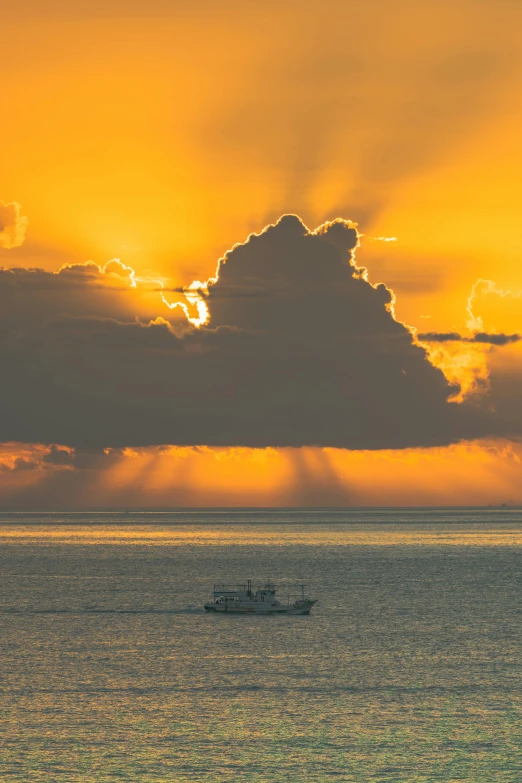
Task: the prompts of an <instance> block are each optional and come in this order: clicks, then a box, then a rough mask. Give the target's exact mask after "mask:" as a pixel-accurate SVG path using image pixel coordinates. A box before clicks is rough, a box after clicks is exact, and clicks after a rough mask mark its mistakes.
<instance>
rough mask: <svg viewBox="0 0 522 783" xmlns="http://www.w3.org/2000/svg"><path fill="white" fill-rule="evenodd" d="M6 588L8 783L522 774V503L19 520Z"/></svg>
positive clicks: (1, 752)
mask: <svg viewBox="0 0 522 783" xmlns="http://www.w3.org/2000/svg"><path fill="white" fill-rule="evenodd" d="M246 578H252V579H253V580H254V582H255V583H256V582H262V581H266V580H268V579H270V580H274V581H276V582H277V583H278V584H279V585H280V588H281V591H282V593H283V594H285V593H286V592H294V591H295V586H296V585H297V584H298V583H300V582H301V581H305V582H306V584H307V588H306V592H307V593H309V594H310V595H312V596H313V597H316V598H318V599H319V602H318V603H317V605H316V606H315V607H314V609H313V611H312V614H311V615H310V616H308V617H306V616H305V617H302V616H301V617H300V616H289V617H285V616H272V617H257V616H224V615H217V616H216V615H214V614H205V612H204V611H203V610H202V604H203V602H204V601H205V600H206V599H207V598H208V597H209V594H210V591H211V588H212V583H213V582H214V581H216V582H219V581H231V582H243V581H245V579H246ZM0 585H1V594H0V630H1V634H0V677H1V680H0V709H1V713H0V781H2V783H15V782H16V783H22V782H23V783H33V782H34V783H37V782H38V783H40V782H42V783H43V781H45V782H46V783H47V782H49V783H51V782H52V783H55V781H63V782H64V783H94V781H96V783H101V781H103V782H104V783H109V781H110V782H111V783H112V782H113V781H114V782H116V781H119V782H122V781H129V783H163V781H169V783H178V781H198V782H200V781H201V783H232V781H234V782H236V781H237V783H265V782H270V783H276V782H277V783H279V782H281V783H283V781H284V782H285V783H301V781H302V782H303V783H305V782H306V783H316V782H317V783H319V781H320V782H321V783H323V781H336V780H339V781H354V783H369V782H370V781H371V782H372V783H373V782H374V781H380V782H381V783H384V782H386V783H392V781H393V783H395V782H397V783H406V782H407V781H415V782H416V783H417V782H420V781H423V782H424V781H425V782H426V783H435V782H436V781H452V782H454V781H469V783H482V782H483V783H520V782H521V781H522V668H521V663H522V658H521V654H522V649H521V647H522V627H521V625H522V623H521V621H522V613H521V590H522V510H521V509H511V508H502V509H498V508H490V509H431V510H427V509H378V510H375V509H373V510H370V509H365V510H357V509H351V510H343V509H337V510H335V509H314V510H298V509H293V510H275V511H273V510H263V511H251V510H250V511H249V510H235V511H226V510H222V511H208V510H206V511H177V512H156V511H155V512H147V513H145V512H143V513H117V512H113V513H83V514H79V513H76V514H58V513H40V514H38V513H32V514H20V513H16V514H15V513H12V514H7V513H4V514H2V515H0Z"/></svg>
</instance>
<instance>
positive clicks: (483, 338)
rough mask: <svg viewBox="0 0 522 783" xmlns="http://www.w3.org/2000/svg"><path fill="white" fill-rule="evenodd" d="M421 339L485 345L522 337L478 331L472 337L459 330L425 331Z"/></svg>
mask: <svg viewBox="0 0 522 783" xmlns="http://www.w3.org/2000/svg"><path fill="white" fill-rule="evenodd" d="M418 338H419V340H425V341H426V342H431V343H448V342H455V343H456V342H460V343H483V344H485V345H509V344H510V343H518V341H519V340H521V339H522V337H521V335H519V334H487V333H486V332H477V333H476V334H474V335H473V336H472V337H463V336H462V335H461V334H459V333H458V332H424V333H423V334H419V335H418Z"/></svg>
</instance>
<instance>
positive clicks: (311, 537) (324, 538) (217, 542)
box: [0, 523, 522, 547]
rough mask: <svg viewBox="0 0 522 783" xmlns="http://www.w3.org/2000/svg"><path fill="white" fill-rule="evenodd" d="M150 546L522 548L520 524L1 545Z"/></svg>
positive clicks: (35, 539)
mask: <svg viewBox="0 0 522 783" xmlns="http://www.w3.org/2000/svg"><path fill="white" fill-rule="evenodd" d="M9 543H12V544H14V543H31V544H82V545H85V544H88V545H89V544H90V545H96V544H125V545H132V544H135V545H147V546H234V545H236V546H252V545H255V546H263V545H266V546H289V545H295V544H300V545H305V546H474V547H490V546H522V526H520V525H518V524H502V525H493V524H490V523H489V524H482V525H481V524H474V525H472V526H469V525H459V526H456V525H448V524H437V525H433V524H432V525H428V524H426V525H420V524H419V525H415V526H414V527H413V526H412V525H397V524H394V525H350V526H348V525H296V524H289V525H282V524H278V525H239V524H236V525H215V526H214V525H204V526H200V525H176V526H171V525H103V526H100V525H83V524H82V525H39V524H36V525H5V526H0V544H9Z"/></svg>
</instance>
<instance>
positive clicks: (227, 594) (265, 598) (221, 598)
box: [204, 579, 317, 614]
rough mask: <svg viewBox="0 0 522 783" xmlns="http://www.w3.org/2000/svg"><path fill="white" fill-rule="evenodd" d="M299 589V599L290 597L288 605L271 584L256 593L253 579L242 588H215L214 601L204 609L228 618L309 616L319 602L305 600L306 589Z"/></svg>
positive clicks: (236, 586) (222, 585)
mask: <svg viewBox="0 0 522 783" xmlns="http://www.w3.org/2000/svg"><path fill="white" fill-rule="evenodd" d="M300 588H301V593H300V594H299V595H297V596H295V595H294V596H291V595H289V596H287V603H282V602H281V601H280V600H279V598H278V597H277V589H276V586H275V584H273V583H272V582H267V583H266V584H263V585H260V586H259V587H258V588H257V589H256V590H255V591H254V590H253V588H252V580H251V579H248V580H247V583H246V584H242V585H230V584H215V585H214V589H213V591H212V599H211V600H210V601H208V603H206V604H205V605H204V606H205V610H206V611H207V612H224V613H227V614H310V609H311V608H312V606H313V605H314V604H316V603H317V599H313V598H307V597H306V596H305V591H304V590H305V585H300Z"/></svg>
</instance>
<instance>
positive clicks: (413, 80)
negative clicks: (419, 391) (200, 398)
mask: <svg viewBox="0 0 522 783" xmlns="http://www.w3.org/2000/svg"><path fill="white" fill-rule="evenodd" d="M521 24H522V5H520V4H519V3H517V2H512V1H510V0H497V2H495V3H491V2H486V0H452V2H445V1H444V0H442V1H441V2H440V1H438V2H435V1H434V0H426V2H418V0H409V1H408V2H406V1H404V0H397V2H393V3H392V2H388V0H369V1H368V2H366V3H358V2H357V3H356V2H351V0H344V1H343V2H340V1H339V2H337V0H323V2H321V3H319V2H310V1H308V0H301V2H294V1H293V0H289V1H285V0H283V2H281V0H279V2H273V1H272V0H267V1H266V2H264V3H262V4H259V3H254V2H249V0H243V1H242V2H237V0H225V1H224V2H219V3H217V2H214V1H212V2H211V1H210V0H194V2H192V3H185V2H184V3H180V2H177V0H170V1H169V2H167V1H166V0H149V2H147V3H146V4H144V3H142V2H137V0H126V2H124V1H123V0H106V2H103V3H102V2H98V0H91V1H90V2H83V0H81V1H80V2H78V1H77V2H74V3H70V2H67V3H66V2H63V1H62V0H51V1H46V0H21V2H20V3H18V4H16V5H14V4H11V5H10V6H9V7H8V8H7V9H6V10H4V11H3V21H2V27H3V32H2V47H1V48H0V66H1V69H2V73H3V74H4V75H5V78H4V80H3V85H2V106H3V112H2V123H1V124H0V156H1V171H2V177H1V180H0V200H1V201H2V202H4V204H5V205H11V204H13V202H16V204H19V205H20V207H19V208H18V207H4V212H2V207H0V239H1V240H2V241H0V266H3V267H6V268H11V267H23V268H36V267H37V268H41V269H43V270H46V271H47V272H54V273H56V272H58V271H59V270H60V269H61V268H62V267H63V266H64V265H67V264H69V265H74V264H85V263H86V262H87V261H92V262H94V263H95V264H97V265H98V266H99V267H100V268H102V269H103V268H105V265H106V264H107V263H108V262H109V261H111V260H112V259H115V258H117V259H120V260H121V262H122V264H124V265H125V267H129V268H130V269H131V270H132V271H130V272H127V273H126V274H127V278H125V275H123V277H122V276H121V275H119V272H118V274H117V275H116V274H113V273H111V272H110V269H108V268H105V269H106V270H107V272H106V273H105V274H104V275H101V276H100V281H99V282H98V283H96V285H97V286H98V287H100V288H103V289H104V290H105V289H108V290H109V289H110V290H109V291H108V292H107V291H106V292H105V293H103V294H101V295H98V294H96V297H97V298H96V305H95V306H94V305H93V304H92V302H94V294H92V297H90V299H89V302H90V306H91V310H90V311H89V313H90V314H91V315H92V314H93V313H96V314H98V313H99V312H102V310H103V316H104V317H109V316H110V317H113V318H115V319H116V320H119V321H121V322H125V323H127V322H129V323H130V322H132V321H133V319H136V318H139V319H140V320H141V321H142V322H143V323H148V322H150V321H151V320H153V319H165V320H166V321H169V322H170V323H172V322H173V321H174V322H176V321H177V322H181V321H183V319H184V316H183V313H182V311H181V309H180V308H177V309H176V310H170V309H169V308H168V307H167V305H166V304H165V302H164V301H163V300H162V298H161V290H160V289H161V287H162V286H163V287H164V290H165V291H166V293H165V298H166V299H167V300H168V301H169V302H173V301H181V300H183V295H182V292H181V291H179V290H172V289H180V287H182V286H187V285H189V284H190V283H191V282H192V281H193V280H201V281H205V280H207V279H208V278H209V277H211V276H212V275H214V274H215V271H216V265H217V262H218V259H219V258H221V257H223V255H224V254H225V253H226V251H227V249H229V248H231V247H232V246H234V245H235V244H236V243H242V242H244V241H245V240H246V238H247V236H248V235H249V234H250V233H251V232H256V233H258V232H261V231H262V230H263V229H264V227H265V226H267V225H268V224H270V223H274V222H276V221H277V220H278V218H279V217H280V216H281V215H283V214H286V213H292V214H297V215H299V216H300V217H301V219H302V220H303V221H304V223H305V224H306V226H308V227H309V228H310V229H311V230H314V229H315V228H316V227H317V226H319V225H321V224H323V223H324V222H325V221H329V220H334V219H335V218H338V217H341V218H343V219H345V220H351V221H355V222H356V223H357V224H358V230H359V232H360V233H361V234H362V236H361V237H360V247H358V248H357V249H356V263H357V264H360V265H364V266H366V267H367V268H368V277H369V280H370V282H372V283H378V282H384V283H385V284H386V286H387V287H388V288H390V289H392V290H393V292H394V294H395V297H396V301H395V305H394V307H395V314H396V317H397V319H398V320H400V321H402V322H405V323H407V324H408V325H409V326H411V327H413V328H415V329H417V330H418V332H419V333H426V332H444V333H448V332H456V333H458V334H459V335H462V336H468V337H469V336H470V335H473V334H474V333H477V332H485V333H488V334H500V333H503V334H508V335H511V334H515V333H518V332H519V331H520V330H521V329H522V318H521V315H520V303H521V301H522V293H521V292H522V271H521V267H520V263H519V259H520V256H521V252H522V228H521V223H520V217H519V203H520V194H519V191H520V189H521V187H522V186H521V185H520V183H521V182H522V147H521V145H520V127H521V123H522V53H521V50H520V28H521ZM16 210H18V211H17V212H16ZM15 212H16V214H15ZM2 229H3V230H2ZM385 239H388V240H392V241H385ZM123 268H124V267H121V269H123ZM96 269H97V268H96ZM122 280H123V282H122ZM133 280H134V281H137V283H136V282H135V283H134V284H133ZM480 281H482V282H480ZM120 289H121V290H120ZM53 296H54V295H53ZM59 296H61V294H57V297H58V298H57V299H56V301H55V300H54V299H53V300H52V308H51V309H53V310H54V311H55V312H61V310H60V308H62V305H61V304H59V302H61V301H62V300H60V299H59ZM67 296H68V297H70V298H69V300H68V301H69V303H71V302H72V298H73V297H74V296H75V295H74V294H69V293H68V294H67ZM100 296H105V298H106V304H104V305H103V307H102V305H101V304H100V302H101V300H100ZM91 300H92V301H91ZM13 301H14V300H13ZM79 301H80V300H79V299H78V302H77V303H76V304H74V305H71V307H73V310H74V308H76V310H74V313H77V312H78V308H79V307H83V304H81V305H80V304H79ZM83 301H84V300H82V302H83ZM104 301H105V300H104ZM183 301H185V300H183ZM48 302H51V294H49V295H48ZM107 303H108V304H107ZM35 306H36V305H35ZM38 306H39V305H38ZM92 307H95V308H99V310H98V309H95V310H92ZM109 307H110V308H112V310H109V309H108V308H109ZM216 307H217V305H216ZM104 308H105V309H104ZM15 309H16V308H15ZM64 312H65V310H64ZM69 312H70V311H69V310H67V313H69ZM86 312H87V311H86ZM74 313H72V314H74ZM190 315H191V316H192V317H194V316H195V315H196V313H195V312H194V310H193V309H191V312H190ZM160 322H161V321H159V322H158V323H160ZM210 324H211V325H212V318H211V321H210ZM429 350H430V351H431V357H432V361H433V362H434V363H435V364H436V365H437V366H439V367H441V368H442V369H443V370H444V372H445V374H446V376H447V378H448V379H449V381H450V382H453V381H458V382H460V383H461V385H462V390H463V391H462V394H463V396H465V397H466V395H467V399H468V401H469V399H470V398H471V397H473V396H474V395H475V396H476V397H480V398H481V399H480V402H479V403H477V404H480V405H482V406H488V405H489V406H490V407H491V408H498V406H499V405H501V403H500V402H499V401H500V400H504V399H507V398H508V397H509V402H508V403H506V405H508V406H511V407H509V411H510V412H511V413H510V415H511V416H512V417H513V416H514V417H516V416H518V415H519V413H518V408H517V406H516V403H515V402H513V401H512V400H511V397H510V394H511V391H512V390H514V389H515V388H516V387H517V385H518V383H519V379H520V374H521V348H520V344H518V343H513V344H510V345H507V346H504V347H498V348H497V347H494V346H493V347H492V346H490V345H478V346H477V345H476V344H475V343H460V342H458V343H436V344H435V343H431V344H430V345H429ZM43 356H44V358H43V359H42V360H41V361H42V362H45V354H43ZM67 362H68V363H67ZM67 362H66V361H65V359H64V367H63V373H64V374H66V375H67V383H69V382H70V378H69V374H70V373H74V372H76V373H77V378H80V377H82V378H83V376H82V375H81V372H82V371H81V368H76V369H75V368H74V367H73V364H71V362H73V360H72V359H70V360H69V359H68V360H67ZM71 367H72V369H71ZM99 371H100V372H102V370H99ZM495 373H497V375H498V378H499V379H500V380H498V382H497V380H495V378H496V377H497V375H495ZM60 377H62V376H60ZM62 380H63V377H62ZM57 383H58V381H57ZM82 384H84V380H82ZM92 384H93V388H92V389H91V392H90V393H91V394H92V395H95V394H96V391H95V390H94V385H95V380H93V381H92ZM508 387H509V390H510V391H509V393H508V392H507V391H506V389H507V388H508ZM492 389H493V392H495V393H497V389H498V396H497V397H495V396H494V394H493V393H492ZM187 393H188V392H187ZM457 404H458V403H457ZM7 415H9V412H7ZM6 432H7V430H6ZM28 433H29V430H28ZM1 437H2V436H1V433H0V438H1ZM506 438H507V439H506ZM5 440H6V441H9V444H8V445H5V447H4V450H5V454H6V455H7V456H6V457H5V460H4V462H3V463H2V464H4V465H5V469H4V470H3V471H0V504H2V503H5V504H17V503H21V502H22V501H21V498H23V496H24V492H25V491H26V490H27V486H29V485H30V486H31V487H34V488H39V489H38V491H36V489H35V493H36V494H35V496H34V497H35V499H34V501H31V502H32V503H33V502H34V503H35V504H37V503H39V502H41V503H44V504H48V505H53V503H55V504H58V505H59V504H61V503H62V504H63V503H65V504H68V505H88V504H89V503H90V502H91V498H92V497H93V487H94V488H95V493H96V496H97V497H98V498H99V503H100V504H101V505H122V504H123V505H124V504H125V502H129V501H125V498H126V497H131V502H132V503H133V504H136V505H145V506H147V505H151V506H153V505H171V504H172V505H185V504H188V505H205V504H211V505H219V504H225V505H233V504H235V503H238V504H239V505H258V504H259V505H267V504H270V503H274V504H283V505H286V504H288V505H293V504H296V505H306V504H308V503H309V504H312V505H316V504H319V505H321V504H332V505H343V504H344V503H348V504H350V503H352V504H356V505H360V504H370V505H371V504H372V503H376V504H383V503H384V504H385V503H398V504H413V505H417V504H422V503H428V504H437V503H438V502H440V503H473V502H480V503H482V502H483V503H497V502H522V490H520V489H518V486H519V483H520V484H522V482H518V476H519V472H520V471H519V465H520V462H519V457H518V445H517V434H516V432H515V431H513V434H512V435H511V434H510V433H509V432H507V431H506V430H505V429H504V430H500V429H499V431H498V433H497V434H495V433H493V435H491V434H489V433H486V435H485V437H477V438H473V439H466V438H465V437H463V436H462V435H459V436H458V438H457V440H459V441H460V442H456V443H454V444H450V445H447V446H444V445H436V446H432V447H430V446H429V445H427V446H426V447H424V448H406V449H396V450H393V451H392V450H390V449H384V450H377V451H375V450H373V451H370V450H364V449H363V450H356V451H348V450H346V449H339V448H333V447H334V446H335V445H336V444H333V443H332V444H331V446H325V447H324V448H315V449H314V448H312V447H303V448H302V449H299V448H289V449H284V448H283V449H279V450H278V449H276V448H272V447H271V446H270V445H269V446H267V447H266V448H260V449H250V450H248V449H247V450H246V451H245V450H242V449H234V448H232V449H230V450H229V451H228V452H227V449H224V450H221V451H220V450H219V449H217V451H216V448H217V446H216V444H214V449H212V448H210V449H209V448H208V447H206V444H195V445H194V446H193V445H189V446H187V447H186V449H183V448H181V447H178V450H176V448H175V447H169V444H168V443H167V444H166V445H164V446H163V445H162V446H161V450H160V452H159V453H158V451H157V448H158V447H156V446H155V447H154V448H153V447H151V448H150V450H149V451H147V449H146V448H145V449H144V447H143V448H142V447H140V448H141V450H138V451H135V450H134V451H133V450H132V449H133V447H134V444H129V449H130V450H127V451H126V450H125V449H123V448H122V446H121V444H118V445H117V448H120V451H118V453H117V455H116V452H112V457H111V459H108V460H107V464H104V463H103V460H101V461H97V462H96V464H95V465H93V464H89V466H88V467H84V468H79V467H77V466H74V465H67V464H63V465H60V464H58V465H56V464H54V463H51V462H49V463H42V462H41V455H42V454H44V455H45V453H47V452H46V451H45V449H49V448H50V446H51V445H52V443H51V441H49V442H45V443H43V444H41V445H38V444H33V445H31V444H30V443H28V444H26V445H21V442H17V443H14V444H13V443H11V437H9V436H8V435H6V437H5ZM20 440H30V433H29V434H28V435H27V436H25V435H23V438H21V439H20ZM472 440H473V442H472ZM464 441H466V442H464ZM52 442H56V443H58V444H61V445H62V446H64V447H67V448H69V447H71V448H73V447H74V444H73V445H72V446H71V444H68V443H65V442H63V438H62V439H60V440H56V441H52ZM240 445H242V444H238V446H240ZM276 445H277V444H276ZM110 448H116V446H114V445H113V444H110ZM371 448H372V447H371ZM42 449H43V451H42ZM187 449H188V450H187ZM35 454H36V455H37V456H36V457H35ZM9 455H10V456H9ZM38 455H40V456H38ZM17 459H22V460H25V461H26V462H27V464H28V467H27V469H22V470H13V467H14V466H15V463H16V460H17ZM18 464H19V466H21V465H22V464H23V463H18ZM75 472H76V473H78V474H81V475H79V477H78V476H76V475H75V477H74V478H72V475H73V473H75ZM51 474H52V475H51ZM58 474H59V475H58ZM478 483H480V490H479V491H477V484H478ZM131 484H132V486H133V487H134V489H133V494H130V495H129V493H128V486H130V485H131ZM126 488H127V489H126ZM38 493H41V494H38ZM53 493H54V494H53Z"/></svg>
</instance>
